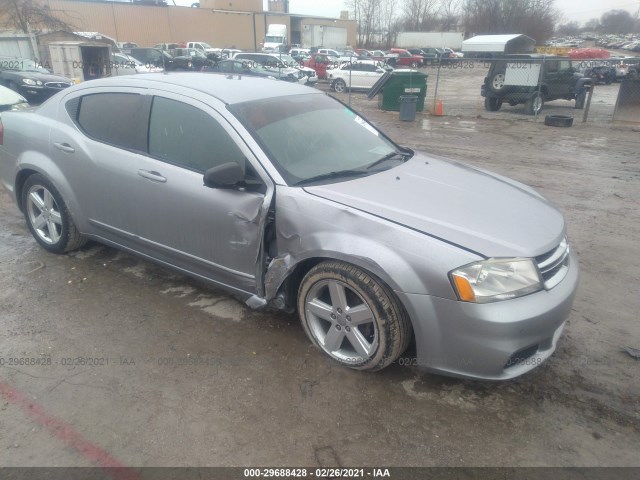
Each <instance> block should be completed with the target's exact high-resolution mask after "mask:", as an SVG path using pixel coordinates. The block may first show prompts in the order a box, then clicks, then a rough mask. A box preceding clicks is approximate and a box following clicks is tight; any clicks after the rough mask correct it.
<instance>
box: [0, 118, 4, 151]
mask: <svg viewBox="0 0 640 480" xmlns="http://www.w3.org/2000/svg"><path fill="white" fill-rule="evenodd" d="M0 145H4V127H3V126H2V118H0Z"/></svg>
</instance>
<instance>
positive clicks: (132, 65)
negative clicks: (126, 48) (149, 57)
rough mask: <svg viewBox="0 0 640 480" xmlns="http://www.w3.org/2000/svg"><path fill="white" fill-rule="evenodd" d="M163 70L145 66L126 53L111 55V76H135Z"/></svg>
mask: <svg viewBox="0 0 640 480" xmlns="http://www.w3.org/2000/svg"><path fill="white" fill-rule="evenodd" d="M161 71H162V68H158V67H154V66H152V65H145V64H144V63H142V62H141V61H140V60H137V59H135V58H133V57H132V56H130V55H126V54H124V53H117V52H114V53H112V54H111V75H113V76H118V75H135V74H137V73H154V72H161Z"/></svg>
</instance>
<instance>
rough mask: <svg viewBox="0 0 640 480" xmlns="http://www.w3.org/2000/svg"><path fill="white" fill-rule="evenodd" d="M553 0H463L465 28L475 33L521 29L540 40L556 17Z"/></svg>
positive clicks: (517, 30) (544, 36)
mask: <svg viewBox="0 0 640 480" xmlns="http://www.w3.org/2000/svg"><path fill="white" fill-rule="evenodd" d="M553 4H554V0H465V1H464V4H463V7H462V10H463V16H464V23H465V28H466V31H467V32H469V33H475V34H500V33H522V34H525V35H528V36H530V37H532V38H533V39H535V40H537V41H538V42H543V41H544V40H546V39H548V38H549V37H551V35H552V34H553V30H554V25H555V24H556V23H557V20H558V18H559V13H558V11H557V10H556V9H555V8H554V6H553Z"/></svg>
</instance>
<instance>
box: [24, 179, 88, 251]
mask: <svg viewBox="0 0 640 480" xmlns="http://www.w3.org/2000/svg"><path fill="white" fill-rule="evenodd" d="M21 205H22V210H23V212H24V217H25V219H26V221H27V226H28V227H29V230H30V231H31V234H32V235H33V237H34V238H35V239H36V241H37V242H38V243H39V244H40V246H41V247H42V248H44V249H45V250H48V251H49V252H52V253H66V252H70V251H72V250H77V249H78V248H80V247H82V246H83V245H84V244H85V243H87V238H86V237H85V236H84V235H82V234H81V233H80V232H79V231H78V229H77V228H76V226H75V224H74V223H73V220H72V219H71V214H70V213H69V209H68V208H67V205H66V204H65V203H64V200H63V199H62V196H61V195H60V193H59V192H58V190H57V189H56V187H55V186H54V185H53V183H51V182H50V181H49V179H48V178H46V177H45V176H43V175H40V174H39V173H36V174H34V175H31V176H30V177H29V178H27V180H26V181H25V183H24V185H23V186H22V198H21Z"/></svg>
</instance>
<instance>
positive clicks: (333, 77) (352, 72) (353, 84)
mask: <svg viewBox="0 0 640 480" xmlns="http://www.w3.org/2000/svg"><path fill="white" fill-rule="evenodd" d="M385 72H386V70H385V69H384V68H382V65H381V64H380V62H376V61H373V60H358V61H356V62H352V63H345V64H344V65H342V66H340V67H339V68H334V69H332V70H327V77H328V80H329V84H330V86H331V88H332V89H333V90H334V91H336V92H338V93H341V92H344V91H345V90H348V89H352V90H369V89H370V88H371V87H373V84H374V83H376V82H377V81H378V79H379V78H380V77H381V76H382V75H384V73H385Z"/></svg>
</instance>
